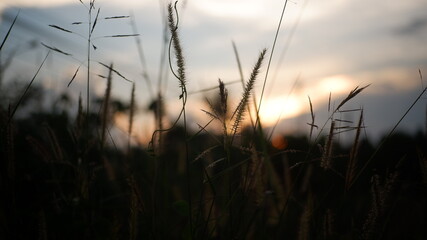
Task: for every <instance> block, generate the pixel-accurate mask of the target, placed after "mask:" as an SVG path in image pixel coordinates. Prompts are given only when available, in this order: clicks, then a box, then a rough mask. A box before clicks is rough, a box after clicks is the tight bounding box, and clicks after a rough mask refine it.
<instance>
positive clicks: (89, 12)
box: [86, 0, 95, 134]
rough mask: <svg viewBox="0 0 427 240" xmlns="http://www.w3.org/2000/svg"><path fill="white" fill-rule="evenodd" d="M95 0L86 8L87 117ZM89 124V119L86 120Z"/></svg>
mask: <svg viewBox="0 0 427 240" xmlns="http://www.w3.org/2000/svg"><path fill="white" fill-rule="evenodd" d="M94 2H95V0H90V1H89V9H88V36H87V80H86V118H89V113H90V58H91V47H92V32H93V28H92V9H94ZM87 124H89V121H87ZM86 127H87V129H86V131H87V134H89V125H87V126H86Z"/></svg>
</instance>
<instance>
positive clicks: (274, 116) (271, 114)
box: [260, 96, 303, 125]
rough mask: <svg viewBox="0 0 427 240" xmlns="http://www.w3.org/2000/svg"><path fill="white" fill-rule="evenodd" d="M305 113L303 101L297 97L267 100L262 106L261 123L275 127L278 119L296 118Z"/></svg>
mask: <svg viewBox="0 0 427 240" xmlns="http://www.w3.org/2000/svg"><path fill="white" fill-rule="evenodd" d="M302 111H303V106H302V105H301V101H299V100H298V99H297V98H296V97H293V96H290V97H285V96H282V97H277V98H272V99H266V100H265V101H264V102H263V103H262V106H261V111H260V117H261V121H262V122H263V123H264V124H267V125H273V124H275V123H276V122H277V120H278V119H287V118H292V117H296V116H297V115H298V114H301V113H302Z"/></svg>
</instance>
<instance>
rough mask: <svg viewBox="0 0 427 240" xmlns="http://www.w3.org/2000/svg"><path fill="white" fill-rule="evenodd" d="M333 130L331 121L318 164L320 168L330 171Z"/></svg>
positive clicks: (333, 122) (333, 124)
mask: <svg viewBox="0 0 427 240" xmlns="http://www.w3.org/2000/svg"><path fill="white" fill-rule="evenodd" d="M334 130H335V121H331V127H330V129H329V135H328V138H327V139H326V143H325V146H324V148H323V154H322V159H321V162H320V166H321V167H322V168H323V169H330V168H331V167H332V162H331V161H332V145H333V141H332V140H333V136H334Z"/></svg>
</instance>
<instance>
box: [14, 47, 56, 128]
mask: <svg viewBox="0 0 427 240" xmlns="http://www.w3.org/2000/svg"><path fill="white" fill-rule="evenodd" d="M49 54H50V51H49V52H47V54H46V57H45V58H44V59H43V62H42V63H41V64H40V67H39V68H38V69H37V71H36V73H35V74H34V76H33V78H32V79H31V81H30V83H29V84H28V85H27V88H25V91H24V93H23V94H22V95H21V97H20V98H19V100H18V103H16V105H15V107H14V108H13V110H12V113H11V114H10V115H9V119H8V121H7V125H9V124H10V121H12V118H13V116H14V115H15V113H16V110H18V107H19V105H20V104H21V103H22V100H23V99H24V97H25V95H26V94H27V92H28V90H29V89H30V87H31V85H32V84H33V82H34V80H35V79H36V77H37V75H38V74H39V72H40V70H41V69H42V67H43V65H44V63H45V62H46V59H47V57H49Z"/></svg>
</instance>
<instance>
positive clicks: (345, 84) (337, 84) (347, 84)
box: [317, 75, 352, 94]
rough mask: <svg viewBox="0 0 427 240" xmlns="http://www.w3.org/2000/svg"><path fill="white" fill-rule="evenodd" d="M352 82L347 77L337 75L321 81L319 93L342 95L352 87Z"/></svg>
mask: <svg viewBox="0 0 427 240" xmlns="http://www.w3.org/2000/svg"><path fill="white" fill-rule="evenodd" d="M351 82H352V80H351V79H350V77H348V76H346V75H335V76H330V77H326V78H323V79H322V80H320V83H319V85H318V86H317V87H318V91H320V92H322V93H328V94H329V93H330V92H331V93H333V94H342V93H346V92H348V91H349V89H350V88H351V87H352V84H351Z"/></svg>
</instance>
